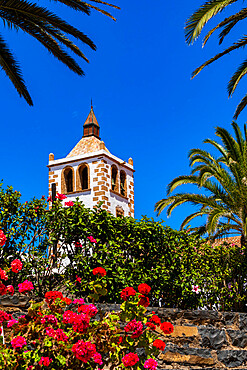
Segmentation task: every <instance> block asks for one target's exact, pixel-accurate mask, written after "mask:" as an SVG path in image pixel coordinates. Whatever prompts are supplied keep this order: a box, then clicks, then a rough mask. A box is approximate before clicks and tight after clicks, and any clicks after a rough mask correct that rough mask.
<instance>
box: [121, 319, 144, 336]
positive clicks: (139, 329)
mask: <svg viewBox="0 0 247 370" xmlns="http://www.w3.org/2000/svg"><path fill="white" fill-rule="evenodd" d="M124 330H125V331H126V333H128V332H130V331H132V332H133V333H132V335H131V338H133V339H135V338H139V337H140V336H141V335H142V333H143V324H142V322H141V321H136V320H135V319H134V320H132V321H130V322H128V324H127V325H125V327H124Z"/></svg>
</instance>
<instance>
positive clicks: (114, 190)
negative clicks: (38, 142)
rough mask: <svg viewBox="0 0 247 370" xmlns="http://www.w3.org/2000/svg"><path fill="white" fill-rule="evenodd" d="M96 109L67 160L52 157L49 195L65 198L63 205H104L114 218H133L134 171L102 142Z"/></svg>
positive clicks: (131, 163) (49, 165) (130, 163)
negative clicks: (62, 195)
mask: <svg viewBox="0 0 247 370" xmlns="http://www.w3.org/2000/svg"><path fill="white" fill-rule="evenodd" d="M99 135H100V126H99V124H98V121H97V119H96V117H95V114H94V110H93V106H92V104H91V109H90V112H89V115H88V117H87V119H86V121H85V123H84V125H83V137H82V138H81V140H80V141H79V142H78V143H77V144H76V146H75V147H74V148H73V149H72V150H71V151H70V153H69V154H68V155H67V157H65V158H61V159H56V160H55V159H54V154H53V153H51V154H50V155H49V164H48V168H49V196H51V197H54V195H55V194H56V193H62V194H65V195H66V197H67V198H66V199H65V200H63V204H64V205H65V202H68V201H75V200H76V198H77V197H78V198H79V200H80V201H82V202H83V203H84V204H85V206H86V207H88V208H93V207H94V206H96V205H97V204H98V203H100V202H103V205H102V208H103V209H106V210H107V211H109V212H110V213H112V214H113V215H115V216H121V215H123V216H131V217H134V176H133V175H134V168H133V160H132V158H129V160H128V162H125V161H124V160H122V159H120V158H118V157H116V156H115V155H113V154H111V153H110V152H109V150H108V149H107V148H106V147H105V143H104V142H103V141H101V139H100V136H99Z"/></svg>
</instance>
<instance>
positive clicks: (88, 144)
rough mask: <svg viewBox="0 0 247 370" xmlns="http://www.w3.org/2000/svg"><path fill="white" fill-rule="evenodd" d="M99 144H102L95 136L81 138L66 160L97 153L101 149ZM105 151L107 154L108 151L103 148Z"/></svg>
mask: <svg viewBox="0 0 247 370" xmlns="http://www.w3.org/2000/svg"><path fill="white" fill-rule="evenodd" d="M100 143H102V141H101V140H100V139H98V138H97V137H96V136H86V137H84V136H83V137H82V139H81V140H80V141H79V142H78V143H77V144H76V146H75V147H74V148H73V149H72V150H71V152H70V153H69V154H68V155H67V157H66V158H69V157H75V156H77V155H83V154H87V153H93V152H97V151H99V150H100V149H101V148H100ZM105 150H106V151H107V152H109V150H108V149H106V148H105Z"/></svg>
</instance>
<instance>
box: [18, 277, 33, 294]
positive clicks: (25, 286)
mask: <svg viewBox="0 0 247 370" xmlns="http://www.w3.org/2000/svg"><path fill="white" fill-rule="evenodd" d="M18 288H19V292H20V293H27V292H30V291H31V290H33V289H34V286H33V283H32V282H31V281H28V280H25V281H23V283H20V284H18Z"/></svg>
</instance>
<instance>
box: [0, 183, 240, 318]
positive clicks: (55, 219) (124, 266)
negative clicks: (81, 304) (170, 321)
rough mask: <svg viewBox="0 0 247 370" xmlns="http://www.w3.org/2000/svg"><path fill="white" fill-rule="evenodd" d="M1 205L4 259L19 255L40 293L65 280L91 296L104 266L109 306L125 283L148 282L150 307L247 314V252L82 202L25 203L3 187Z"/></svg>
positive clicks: (24, 273) (24, 275)
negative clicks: (96, 273) (92, 281)
mask: <svg viewBox="0 0 247 370" xmlns="http://www.w3.org/2000/svg"><path fill="white" fill-rule="evenodd" d="M0 202H1V203H0V204H1V207H0V209H1V216H0V228H1V229H3V231H4V232H5V234H6V236H7V243H6V247H5V248H3V249H2V251H1V258H2V262H4V261H6V258H7V257H8V256H9V255H10V254H11V255H13V256H14V257H15V258H21V259H22V261H23V263H24V268H23V270H22V271H21V275H22V276H21V278H23V279H26V278H28V279H29V280H31V281H32V282H33V284H34V285H35V294H36V295H38V296H40V297H42V296H44V293H45V292H46V291H47V290H54V289H58V288H61V287H62V286H64V285H65V286H66V288H67V289H68V290H69V291H70V292H71V293H73V294H75V295H76V296H81V295H82V294H83V295H87V294H88V293H89V291H88V290H87V289H88V288H85V284H88V283H89V282H90V279H91V271H92V269H93V268H95V267H97V266H99V265H100V266H102V267H104V268H105V269H106V270H107V275H108V292H109V294H108V296H107V301H108V302H109V303H111V302H116V303H119V291H121V290H122V289H123V288H124V287H126V286H133V285H135V286H136V285H137V284H140V283H142V282H146V283H147V284H149V285H150V286H151V287H152V294H151V296H150V298H151V304H152V305H161V306H165V307H178V308H183V309H196V308H199V307H201V308H202V307H204V308H208V309H220V310H235V311H243V312H245V311H246V303H247V297H246V293H247V291H246V265H247V264H246V253H245V250H241V248H239V247H237V246H234V245H223V246H217V247H216V246H215V247H212V246H211V245H208V244H206V243H205V241H204V240H202V239H200V238H199V237H198V236H197V235H192V234H190V233H189V232H188V230H187V232H186V231H176V230H173V229H171V228H170V227H168V226H165V225H164V224H163V222H156V221H154V220H153V219H148V218H146V217H143V218H142V219H141V220H139V221H138V220H135V219H133V218H130V217H118V218H116V217H114V216H113V215H111V214H109V213H108V212H106V211H105V210H103V209H101V208H100V207H98V208H96V209H94V210H90V209H87V208H85V207H84V205H83V204H82V203H81V202H79V201H76V202H75V203H74V205H73V206H71V207H62V205H61V202H60V201H59V200H56V201H55V202H54V203H53V207H52V208H51V209H50V210H47V202H46V201H45V200H44V199H41V200H36V199H34V200H32V201H30V202H28V203H25V204H21V202H20V194H19V193H17V192H14V191H13V189H12V188H8V189H7V190H6V191H5V190H4V189H3V188H1V190H0ZM37 207H39V208H37ZM88 236H93V237H94V238H95V239H96V240H97V243H92V242H90V241H89V239H88ZM75 243H80V244H81V245H82V247H75ZM65 257H66V264H65V260H64V258H65ZM9 278H10V281H11V284H12V285H15V284H16V282H15V280H14V276H12V275H10V277H9ZM80 279H81V281H82V282H83V283H80V282H79V280H80ZM192 285H198V286H199V289H200V291H199V292H198V293H199V294H196V293H195V292H194V291H192ZM102 299H103V298H102Z"/></svg>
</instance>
